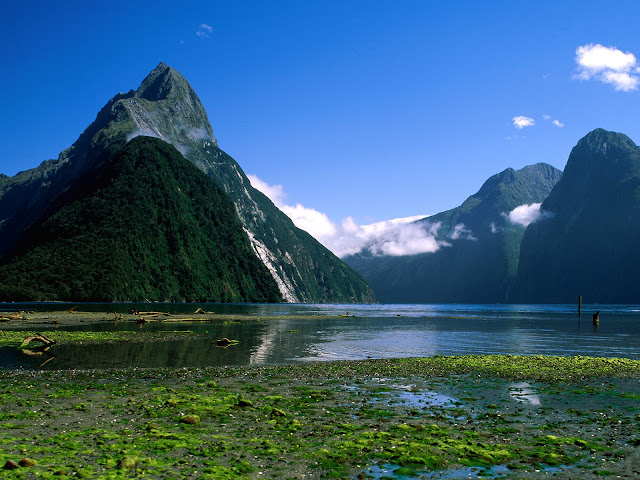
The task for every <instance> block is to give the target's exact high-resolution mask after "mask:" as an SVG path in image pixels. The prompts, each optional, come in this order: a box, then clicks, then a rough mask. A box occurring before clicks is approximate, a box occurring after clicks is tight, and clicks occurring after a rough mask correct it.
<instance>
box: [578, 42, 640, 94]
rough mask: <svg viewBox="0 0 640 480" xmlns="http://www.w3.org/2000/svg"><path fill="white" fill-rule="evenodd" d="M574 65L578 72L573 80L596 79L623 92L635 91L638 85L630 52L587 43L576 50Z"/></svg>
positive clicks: (634, 60) (632, 55)
mask: <svg viewBox="0 0 640 480" xmlns="http://www.w3.org/2000/svg"><path fill="white" fill-rule="evenodd" d="M576 63H577V64H578V71H577V73H576V74H574V75H573V78H574V79H578V80H591V79H596V80H599V81H601V82H603V83H608V84H609V85H613V87H614V89H615V90H620V91H623V92H629V91H632V90H636V89H637V88H638V84H639V83H640V80H639V79H638V76H637V75H636V73H637V69H636V68H635V66H636V57H635V55H634V54H633V53H631V52H626V53H624V52H623V51H622V50H618V49H617V48H615V47H605V46H603V45H600V44H599V43H589V44H587V45H583V46H581V47H578V48H577V49H576Z"/></svg>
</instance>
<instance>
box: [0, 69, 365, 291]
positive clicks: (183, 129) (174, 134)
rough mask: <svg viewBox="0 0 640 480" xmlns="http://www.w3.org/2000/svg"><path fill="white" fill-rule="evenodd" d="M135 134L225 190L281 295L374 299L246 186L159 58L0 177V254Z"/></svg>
mask: <svg viewBox="0 0 640 480" xmlns="http://www.w3.org/2000/svg"><path fill="white" fill-rule="evenodd" d="M140 135H143V136H150V137H156V138H159V139H161V140H164V141H165V142H167V143H170V144H171V145H173V146H174V147H175V148H176V149H177V150H178V151H179V152H180V153H182V155H184V157H185V158H187V159H188V160H189V161H191V162H192V163H193V164H195V165H196V166H197V167H198V168H199V169H200V170H201V171H203V172H204V173H206V174H207V175H209V176H210V177H211V178H213V179H214V180H215V181H216V183H218V185H220V186H221V187H222V188H223V189H224V190H225V192H226V193H227V194H228V195H229V196H230V197H231V199H232V201H233V202H234V204H235V208H236V212H237V215H238V218H239V220H240V223H241V224H242V227H243V229H244V231H245V233H246V235H247V236H248V237H249V240H250V242H251V246H252V248H253V251H254V253H255V255H256V256H257V257H258V258H259V259H260V260H261V261H262V263H263V264H264V265H265V266H266V267H267V268H268V270H269V272H270V273H271V275H272V277H273V278H274V280H275V281H276V283H277V284H278V287H279V289H280V292H281V296H282V298H283V299H285V301H288V302H319V303H326V302H372V301H375V297H374V294H373V291H372V290H371V289H370V287H369V286H368V285H367V284H366V282H365V281H364V279H363V278H362V277H361V276H360V275H359V274H357V273H356V272H355V271H354V270H352V269H351V268H350V267H348V266H347V265H346V264H344V263H343V262H342V261H341V260H340V259H338V258H337V257H335V256H334V255H333V254H332V253H331V252H330V251H328V250H327V249H326V248H324V247H323V246H322V245H320V244H319V243H318V242H317V241H316V240H315V239H313V238H312V237H311V236H310V235H309V234H307V233H306V232H304V231H302V230H300V229H298V228H296V227H295V226H294V225H293V223H292V222H291V220H290V219H289V218H288V217H287V216H286V215H284V214H283V213H282V212H281V211H280V210H279V209H278V208H276V207H275V206H274V205H273V203H272V202H271V201H270V200H269V199H268V198H266V197H265V196H264V195H263V194H262V193H260V192H259V191H257V190H255V189H254V188H253V187H252V186H251V184H250V182H249V180H248V179H247V177H246V175H245V174H244V172H243V171H242V169H241V168H240V166H239V165H238V164H237V163H236V161H235V160H234V159H233V158H231V157H230V156H229V155H227V154H226V153H225V152H223V151H222V150H221V149H220V148H219V146H218V142H217V141H216V138H215V136H214V135H213V130H212V128H211V124H210V123H209V119H208V117H207V113H206V111H205V109H204V107H203V106H202V103H201V102H200V99H199V98H198V96H197V94H196V93H195V91H194V90H193V89H192V87H191V86H190V85H189V83H188V82H187V80H186V79H185V78H184V77H183V76H182V75H181V74H180V73H179V72H177V71H176V70H174V69H173V68H171V67H169V66H167V65H166V64H164V63H160V64H159V65H158V66H157V67H156V68H155V69H154V70H153V71H152V72H151V73H150V74H149V75H148V76H147V78H145V79H144V81H143V82H142V84H141V85H140V87H139V88H138V89H137V90H135V91H134V90H131V91H129V92H128V93H119V94H118V95H116V96H114V97H113V98H112V99H111V100H110V101H109V102H108V103H107V104H106V105H105V106H104V107H103V108H102V110H100V112H99V113H98V115H97V117H96V120H95V121H94V122H93V123H92V124H91V125H90V126H89V127H87V129H86V130H85V131H84V132H83V133H82V134H81V135H80V137H79V138H78V140H77V141H76V142H75V143H74V144H73V145H72V146H71V147H69V148H68V149H66V150H64V151H62V152H61V153H60V155H59V157H58V159H57V160H49V161H46V162H43V163H42V164H41V165H40V166H39V167H37V168H35V169H32V170H28V171H25V172H20V173H18V174H17V175H16V176H14V177H3V178H0V260H2V258H3V257H5V258H6V257H7V256H9V255H10V253H11V250H12V249H13V248H14V247H15V245H16V244H17V243H18V242H19V241H20V238H21V235H22V234H23V231H24V230H25V229H26V228H27V227H28V226H29V225H31V224H33V223H34V222H35V221H36V220H37V219H38V218H39V217H40V216H41V215H42V214H43V213H44V211H45V210H46V209H47V207H48V206H49V205H50V204H51V202H53V201H54V200H55V199H56V198H57V197H58V196H59V195H60V194H61V193H62V192H63V191H64V190H65V189H67V188H68V187H69V185H71V184H72V183H73V182H74V181H75V180H77V179H78V178H79V177H80V176H81V175H83V174H86V173H87V172H89V171H94V170H95V172H96V174H97V173H99V172H100V171H101V170H102V169H103V168H104V167H105V165H107V164H108V162H109V161H110V159H111V158H112V157H113V156H114V155H115V154H116V153H117V152H118V151H119V150H120V149H122V148H123V147H124V145H126V144H127V142H129V141H130V140H131V139H133V138H134V137H137V136H140Z"/></svg>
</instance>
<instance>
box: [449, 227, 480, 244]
mask: <svg viewBox="0 0 640 480" xmlns="http://www.w3.org/2000/svg"><path fill="white" fill-rule="evenodd" d="M449 238H450V239H451V240H474V241H477V240H478V239H477V238H476V237H475V236H474V235H473V232H472V231H471V230H469V229H468V228H467V227H465V226H464V223H458V224H457V225H456V226H455V227H453V231H451V232H450V233H449Z"/></svg>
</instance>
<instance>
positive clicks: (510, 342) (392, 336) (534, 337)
mask: <svg viewBox="0 0 640 480" xmlns="http://www.w3.org/2000/svg"><path fill="white" fill-rule="evenodd" d="M198 306H199V305H195V306H194V305H193V304H191V305H183V304H177V305H176V304H166V305H163V304H160V305H158V304H153V308H154V310H161V309H162V308H165V309H166V311H180V308H184V310H183V311H187V309H189V310H188V311H191V312H192V311H193V310H194V309H195V308H197V307H198ZM53 307H56V308H58V309H60V310H62V309H65V308H69V306H68V305H65V304H46V305H41V304H29V305H16V304H5V305H0V310H3V309H9V308H11V309H29V310H34V309H38V308H40V309H42V310H52V309H53ZM129 308H131V304H121V305H120V304H118V305H114V304H102V305H101V304H82V305H80V307H79V309H80V310H85V311H114V310H115V311H118V310H119V311H127V310H128V309H129ZM144 308H148V305H146V306H144ZM204 308H205V309H206V310H208V311H215V312H216V313H229V314H232V313H233V314H237V313H249V314H252V316H251V317H247V318H246V319H242V320H240V321H233V322H222V321H217V320H216V321H211V322H206V323H200V322H191V323H181V324H176V323H148V324H146V325H144V326H143V327H142V328H143V329H144V331H167V332H170V331H191V332H194V333H197V334H200V335H199V336H198V337H197V338H193V339H173V340H171V339H170V340H162V341H152V342H143V341H140V342H135V341H134V342H116V343H108V344H104V343H96V344H85V345H77V344H57V345H54V346H53V347H52V348H51V349H50V352H51V353H52V354H53V355H54V358H53V360H51V361H49V362H47V363H46V364H44V365H42V367H41V368H43V369H78V368H80V369H85V368H118V367H200V366H227V365H229V366H230V365H234V366H238V365H266V364H286V363H296V362H306V361H313V360H339V359H348V360H354V359H366V358H390V357H409V356H429V355H470V354H514V355H539V354H540V355H585V356H602V357H626V358H632V359H640V307H638V306H631V305H624V306H607V305H597V306H583V316H582V319H581V320H580V319H579V318H578V315H577V309H576V306H574V305H289V304H272V305H262V304H255V305H254V304H232V305H218V304H213V305H205V306H204ZM591 310H593V311H595V310H600V318H601V322H600V326H599V328H598V329H595V328H594V327H593V326H592V322H591V315H590V313H589V312H591ZM347 312H348V313H349V316H348V317H346V316H342V317H341V316H339V315H345V314H346V313H347ZM276 316H277V318H276ZM254 317H255V318H254ZM270 317H271V318H270ZM327 317H333V318H327ZM68 329H69V330H72V329H74V330H92V331H98V330H99V331H110V330H132V331H133V330H137V329H138V326H137V325H136V324H135V323H122V322H120V323H117V324H114V323H111V322H108V323H100V324H93V325H83V326H81V327H74V328H68ZM223 337H226V338H229V339H232V340H238V341H239V342H240V343H238V344H236V345H231V346H229V347H228V348H220V347H216V346H215V345H214V342H215V340H216V339H219V338H223ZM44 360H45V358H38V357H37V356H33V355H26V354H24V353H22V352H21V351H20V350H18V349H16V348H0V368H4V369H16V368H34V367H37V366H38V365H40V364H41V363H42V362H43V361H44Z"/></svg>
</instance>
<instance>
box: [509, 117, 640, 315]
mask: <svg viewBox="0 0 640 480" xmlns="http://www.w3.org/2000/svg"><path fill="white" fill-rule="evenodd" d="M542 209H543V210H544V211H546V212H549V215H548V218H546V219H545V220H544V221H541V222H538V223H535V224H532V225H530V226H529V227H528V228H527V231H526V233H525V235H524V238H523V240H522V248H521V251H520V265H519V270H518V281H517V288H516V299H517V300H519V301H526V302H536V303H538V302H544V303H547V302H553V303H565V302H567V303H574V302H576V300H577V296H578V295H583V297H584V300H585V302H599V303H638V302H640V284H639V283H638V281H637V274H638V271H640V255H638V245H640V149H639V148H638V147H637V146H636V145H635V144H634V143H633V141H631V139H629V137H627V136H626V135H623V134H621V133H615V132H608V131H606V130H603V129H597V130H594V131H593V132H591V133H589V134H587V135H586V136H585V137H584V138H582V139H581V140H580V141H579V142H578V143H577V145H576V146H575V147H574V148H573V150H572V151H571V154H570V156H569V159H568V161H567V166H566V168H565V171H564V175H563V177H562V180H560V182H558V184H557V185H556V186H555V188H554V189H553V191H552V192H551V194H550V195H549V197H548V198H547V199H546V200H545V201H544V203H543V204H542Z"/></svg>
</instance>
